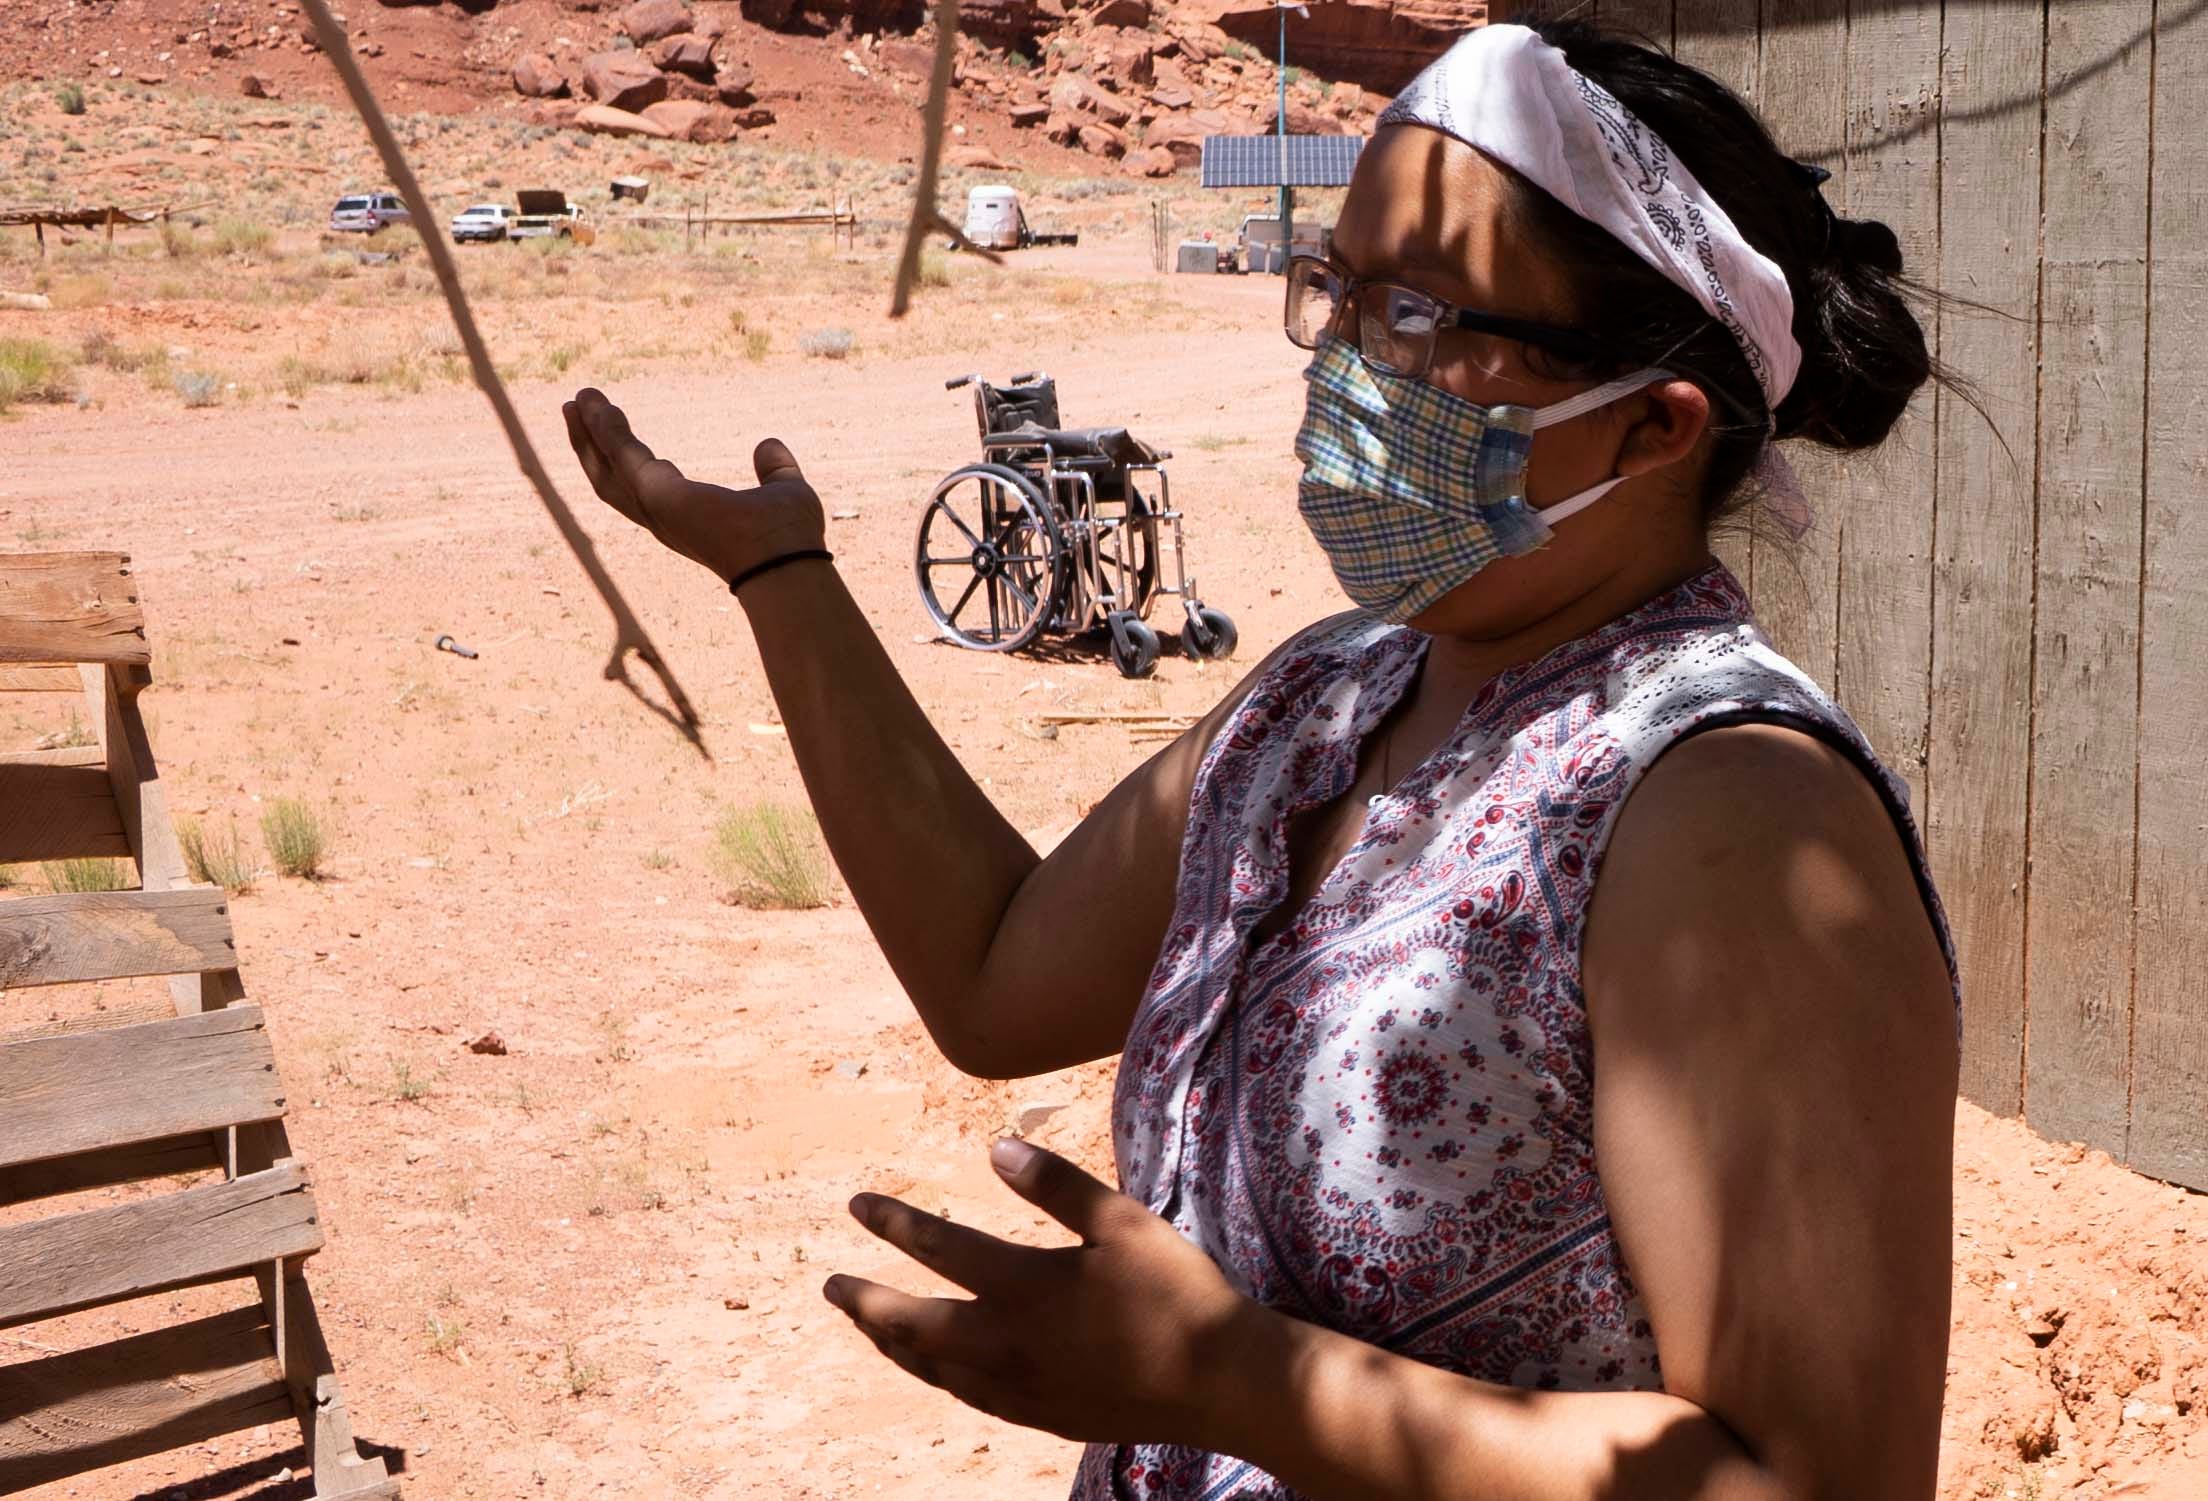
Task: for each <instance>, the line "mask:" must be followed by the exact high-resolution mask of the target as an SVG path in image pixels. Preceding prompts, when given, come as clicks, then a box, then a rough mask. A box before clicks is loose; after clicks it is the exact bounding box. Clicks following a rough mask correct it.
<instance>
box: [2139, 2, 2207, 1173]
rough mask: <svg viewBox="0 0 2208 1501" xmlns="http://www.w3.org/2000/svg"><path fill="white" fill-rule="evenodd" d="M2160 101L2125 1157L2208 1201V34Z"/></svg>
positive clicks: (2194, 43)
mask: <svg viewBox="0 0 2208 1501" xmlns="http://www.w3.org/2000/svg"><path fill="white" fill-rule="evenodd" d="M2162 14H2163V16H2164V18H2165V24H2167V18H2168V16H2169V14H2170V10H2169V7H2167V6H2165V7H2163V10H2162ZM2154 92H2155V101H2154V122H2155V152H2154V175H2153V180H2152V183H2151V185H2150V187H2151V191H2152V194H2153V207H2154V234H2153V240H2152V243H2151V244H2150V245H2149V247H2148V275H2149V277H2150V286H2151V292H2152V301H2151V303H2150V305H2149V307H2148V317H2149V318H2150V319H2151V323H2150V325H2149V328H2148V335H2149V338H2148V349H2149V364H2148V369H2147V384H2146V404H2147V420H2146V442H2147V470H2146V502H2147V504H2146V576H2145V580H2144V587H2145V590H2146V598H2145V603H2144V615H2145V626H2146V629H2145V632H2144V634H2143V637H2142V639H2141V642H2140V647H2141V651H2142V661H2141V666H2140V691H2141V698H2140V706H2139V778H2140V781H2139V973H2138V993H2137V997H2136V999H2135V1001H2134V1011H2133V1014H2132V1047H2133V1052H2132V1106H2131V1127H2130V1134H2129V1143H2130V1160H2131V1163H2132V1165H2133V1166H2135V1167H2137V1168H2139V1169H2140V1170H2141V1171H2143V1172H2149V1173H2153V1174H2155V1175H2156V1176H2157V1177H2162V1178H2171V1179H2175V1180H2176V1181H2178V1182H2180V1183H2187V1184H2190V1185H2192V1186H2193V1187H2195V1188H2208V998H2204V995H2203V992H2202V988H2201V977H2202V976H2203V975H2208V776H2203V775H2202V764H2201V763H2202V753H2201V714H2202V709H2203V706H2204V705H2208V658H2204V657H2203V655H2202V652H2201V645H2200V643H2201V640H2202V637H2203V635H2204V633H2208V514H2204V513H2203V511H2202V505H2203V503H2204V501H2208V164H2204V163H2203V161H2202V158H2201V153H2200V151H2199V148H2198V143H2199V140H2200V132H2201V128H2202V122H2204V121H2208V26H2204V25H2203V24H2201V23H2195V24H2194V25H2193V26H2192V27H2191V28H2189V29H2188V30H2187V31H2186V32H2185V33H2183V34H2182V35H2176V34H2172V35H2169V36H2166V37H2165V38H2164V40H2163V43H2162V45H2161V46H2160V47H2159V48H2158V50H2157V52H2156V61H2155V70H2154Z"/></svg>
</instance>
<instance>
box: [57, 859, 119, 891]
mask: <svg viewBox="0 0 2208 1501" xmlns="http://www.w3.org/2000/svg"><path fill="white" fill-rule="evenodd" d="M39 868H40V869H41V870H43V871H44V872H45V873H46V884H47V885H48V886H50V887H52V888H53V889H54V890H56V891H67V892H75V891H127V890H129V889H130V882H129V881H128V880H126V879H125V878H124V875H123V867H122V863H121V862H120V861H117V860H109V859H106V858H104V857H102V856H98V855H90V856H86V857H84V858H82V859H77V860H47V861H44V862H43V863H42V864H41V865H40V867H39Z"/></svg>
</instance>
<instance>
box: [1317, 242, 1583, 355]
mask: <svg viewBox="0 0 2208 1501" xmlns="http://www.w3.org/2000/svg"><path fill="white" fill-rule="evenodd" d="M1350 302H1354V303H1355V304H1356V311H1357V322H1356V333H1357V337H1356V343H1357V351H1358V353H1359V354H1361V355H1363V356H1364V360H1365V363H1366V364H1368V365H1370V366H1372V367H1373V368H1374V369H1375V370H1378V371H1381V372H1382V373H1383V374H1387V375H1396V376H1402V377H1405V378H1407V379H1411V380H1416V379H1419V378H1421V377H1423V376H1424V375H1425V374H1426V372H1427V371H1428V370H1429V369H1431V368H1432V366H1433V360H1434V348H1435V344H1436V342H1437V338H1438V335H1439V334H1440V333H1441V332H1442V331H1443V330H1445V329H1447V330H1454V331H1458V332H1461V333H1464V334H1469V335H1471V337H1470V338H1469V339H1467V340H1465V341H1464V345H1465V348H1464V353H1465V355H1466V357H1468V358H1469V359H1470V361H1471V363H1472V364H1473V366H1474V367H1475V368H1477V369H1479V370H1481V371H1482V372H1483V373H1486V374H1491V375H1492V374H1503V373H1505V372H1506V371H1508V370H1509V369H1510V368H1511V366H1510V360H1511V356H1512V355H1513V354H1517V355H1519V356H1521V357H1523V356H1524V354H1525V352H1526V351H1529V350H1532V351H1539V353H1540V354H1541V355H1543V356H1546V357H1547V358H1545V359H1541V360H1537V361H1535V362H1534V364H1535V370H1536V373H1538V374H1541V375H1544V376H1551V377H1554V378H1560V379H1570V378H1572V377H1573V376H1575V375H1577V374H1579V373H1581V372H1583V371H1586V370H1589V369H1593V368H1596V367H1599V366H1600V365H1601V364H1602V363H1603V362H1604V360H1605V357H1606V356H1607V355H1608V354H1609V353H1610V351H1609V350H1607V349H1606V348H1605V346H1604V345H1603V342H1602V341H1601V340H1600V339H1598V338H1596V337H1595V336H1594V335H1592V334H1589V333H1586V332H1584V331H1583V330H1580V329H1576V328H1562V327H1559V326H1557V325H1556V324H1553V323H1536V322H1532V321H1529V320H1527V319H1524V318H1506V317H1504V316H1502V315H1501V314H1499V313H1483V312H1480V311H1478V310H1477V309H1475V308H1467V307H1458V306H1457V305H1455V304H1454V303H1448V302H1444V301H1442V300H1441V299H1440V298H1438V297H1435V296H1434V295H1432V294H1431V293H1429V292H1424V291H1421V290H1420V289H1419V288H1417V287H1414V286H1410V285H1408V284H1406V283H1403V282H1397V281H1385V280H1378V279H1367V278H1364V277H1356V276H1349V275H1345V274H1344V273H1343V272H1342V271H1341V270H1340V269H1339V268H1338V267H1336V266H1335V265H1334V264H1333V263H1332V262H1330V261H1326V260H1323V259H1321V258H1320V257H1318V256H1315V255H1297V256H1290V257H1289V259H1288V301H1287V307H1286V309H1285V310H1284V312H1283V313H1282V317H1281V323H1282V327H1283V329H1284V330H1285V331H1286V332H1287V335H1288V342H1290V343H1291V344H1294V345H1295V346H1296V347H1297V348H1298V349H1316V348H1318V347H1319V340H1320V339H1322V338H1324V337H1325V336H1326V335H1327V334H1328V333H1330V332H1332V331H1333V330H1334V329H1335V328H1336V327H1337V326H1338V325H1339V323H1340V321H1341V315H1342V308H1343V306H1344V304H1347V303H1350ZM1455 353H1456V351H1455V350H1452V355H1454V354H1455Z"/></svg>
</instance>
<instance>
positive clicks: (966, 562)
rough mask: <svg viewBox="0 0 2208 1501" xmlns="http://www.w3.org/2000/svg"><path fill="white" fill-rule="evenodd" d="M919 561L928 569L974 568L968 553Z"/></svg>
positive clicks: (1020, 560) (1017, 560)
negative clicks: (955, 566) (954, 566)
mask: <svg viewBox="0 0 2208 1501" xmlns="http://www.w3.org/2000/svg"><path fill="white" fill-rule="evenodd" d="M920 561H921V562H923V563H925V564H927V565H928V567H930V568H949V567H950V566H952V565H953V564H956V565H957V566H959V567H960V568H971V567H973V566H974V559H973V555H972V554H971V553H969V554H966V555H965V556H963V557H956V558H922V559H921V560H920ZM1005 561H1006V562H1007V563H1019V562H1026V561H1027V560H1026V559H1024V558H1007V559H1005Z"/></svg>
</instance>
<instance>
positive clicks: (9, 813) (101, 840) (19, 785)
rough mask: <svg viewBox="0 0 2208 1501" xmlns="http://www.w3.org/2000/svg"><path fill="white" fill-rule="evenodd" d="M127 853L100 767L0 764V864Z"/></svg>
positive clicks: (112, 792)
mask: <svg viewBox="0 0 2208 1501" xmlns="http://www.w3.org/2000/svg"><path fill="white" fill-rule="evenodd" d="M129 854H130V841H129V840H127V839H125V838H124V837H123V815H122V811H121V810H120V809H119V808H117V807H116V805H115V789H114V788H113V787H112V786H110V785H109V783H108V779H107V771H106V769H105V768H104V767H101V766H98V765H90V766H51V765H37V764H25V763H21V762H0V865H7V864H12V863H14V862H16V861H21V860H69V859H75V858H76V857H78V856H80V855H120V856H128V855H129Z"/></svg>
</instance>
